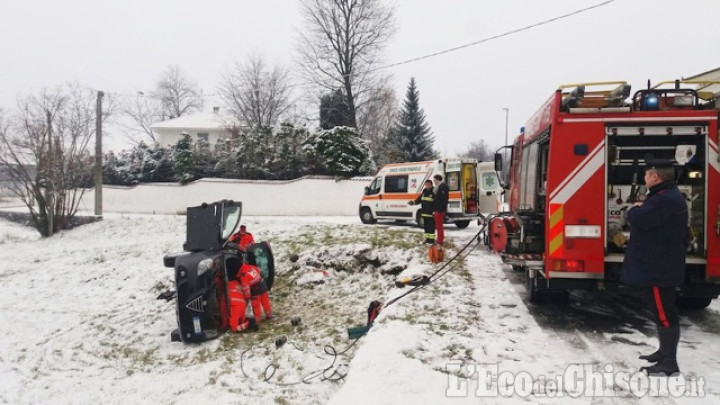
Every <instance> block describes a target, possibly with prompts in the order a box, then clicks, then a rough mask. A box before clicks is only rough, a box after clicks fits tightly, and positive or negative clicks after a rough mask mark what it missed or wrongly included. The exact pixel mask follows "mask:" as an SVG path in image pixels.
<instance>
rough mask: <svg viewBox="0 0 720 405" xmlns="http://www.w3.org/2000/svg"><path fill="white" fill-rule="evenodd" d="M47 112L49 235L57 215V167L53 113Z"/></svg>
mask: <svg viewBox="0 0 720 405" xmlns="http://www.w3.org/2000/svg"><path fill="white" fill-rule="evenodd" d="M46 113H47V116H46V117H47V135H48V165H47V174H46V176H47V177H46V179H45V181H46V184H45V204H46V205H47V236H48V237H50V236H53V226H54V224H53V222H54V219H55V218H54V216H55V190H54V188H53V181H52V176H54V175H55V168H54V165H53V160H54V159H53V154H54V151H53V141H52V137H53V134H52V113H51V112H50V111H46Z"/></svg>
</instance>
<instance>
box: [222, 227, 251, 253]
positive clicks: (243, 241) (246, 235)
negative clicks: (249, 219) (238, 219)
mask: <svg viewBox="0 0 720 405" xmlns="http://www.w3.org/2000/svg"><path fill="white" fill-rule="evenodd" d="M228 242H231V243H237V245H238V247H239V248H240V250H242V251H244V250H245V248H247V247H248V246H250V245H252V244H253V243H255V239H253V235H252V234H251V233H250V232H247V228H246V227H245V225H240V230H239V231H238V232H237V233H234V234H232V235H231V236H230V239H228Z"/></svg>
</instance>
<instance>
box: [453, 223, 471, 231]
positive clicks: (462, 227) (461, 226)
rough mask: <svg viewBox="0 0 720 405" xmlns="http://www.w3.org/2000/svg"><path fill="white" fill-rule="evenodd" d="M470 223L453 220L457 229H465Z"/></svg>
mask: <svg viewBox="0 0 720 405" xmlns="http://www.w3.org/2000/svg"><path fill="white" fill-rule="evenodd" d="M468 225H470V221H455V226H457V227H458V229H465V228H467V227H468Z"/></svg>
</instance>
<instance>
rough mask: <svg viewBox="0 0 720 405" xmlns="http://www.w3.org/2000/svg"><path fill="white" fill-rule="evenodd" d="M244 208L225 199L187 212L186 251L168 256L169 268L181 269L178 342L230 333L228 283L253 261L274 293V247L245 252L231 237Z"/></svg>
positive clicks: (254, 247) (174, 334)
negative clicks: (243, 265)
mask: <svg viewBox="0 0 720 405" xmlns="http://www.w3.org/2000/svg"><path fill="white" fill-rule="evenodd" d="M241 216H242V203H241V202H235V201H231V200H223V201H218V202H215V203H211V204H207V203H203V204H202V205H200V206H197V207H188V208H187V225H186V228H187V237H186V241H185V244H184V245H183V250H184V252H182V253H171V254H168V255H165V257H164V258H163V264H164V265H165V267H172V268H174V269H175V288H176V291H177V299H176V311H177V323H178V328H177V329H176V330H175V331H173V332H172V333H171V339H172V340H173V341H182V342H185V343H191V342H192V343H197V342H203V341H206V340H210V339H214V338H216V337H218V336H220V335H221V334H222V333H223V332H225V331H226V330H227V329H228V325H229V317H230V305H229V298H228V297H229V295H228V289H227V286H228V281H229V280H231V279H234V278H235V277H236V276H237V272H238V270H239V269H240V266H241V265H242V264H243V263H244V261H247V262H248V263H249V264H252V265H255V266H257V267H258V268H259V269H260V273H261V275H262V277H263V279H264V280H265V283H266V284H267V286H268V289H272V285H273V281H274V278H275V261H274V258H273V254H272V249H271V248H270V244H268V243H267V242H259V243H254V244H252V245H250V246H248V247H247V248H246V249H245V251H242V250H240V249H239V248H238V246H237V245H236V244H234V243H229V242H228V238H229V237H230V236H231V235H232V234H233V232H234V231H235V230H236V229H237V227H238V225H239V224H240V218H241Z"/></svg>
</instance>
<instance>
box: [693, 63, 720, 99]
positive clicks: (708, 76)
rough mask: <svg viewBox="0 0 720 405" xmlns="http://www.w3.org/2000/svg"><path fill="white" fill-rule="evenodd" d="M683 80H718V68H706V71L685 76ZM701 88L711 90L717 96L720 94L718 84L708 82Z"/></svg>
mask: <svg viewBox="0 0 720 405" xmlns="http://www.w3.org/2000/svg"><path fill="white" fill-rule="evenodd" d="M685 80H707V81H720V68H716V69H713V70H708V71H707V72H703V73H698V74H696V75H693V76H690V77H686V78H685ZM702 90H704V91H709V92H712V93H714V94H715V95H716V96H717V95H719V94H720V84H709V85H706V86H702Z"/></svg>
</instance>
